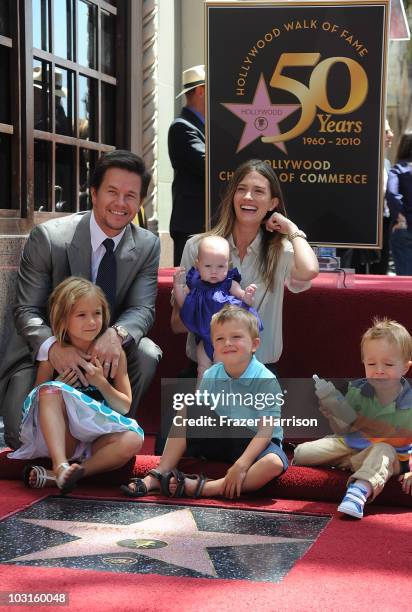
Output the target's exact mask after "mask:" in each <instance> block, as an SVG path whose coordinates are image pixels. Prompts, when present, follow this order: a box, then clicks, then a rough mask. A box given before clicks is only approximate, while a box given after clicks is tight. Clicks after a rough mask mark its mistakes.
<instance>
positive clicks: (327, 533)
mask: <svg viewBox="0 0 412 612" xmlns="http://www.w3.org/2000/svg"><path fill="white" fill-rule="evenodd" d="M52 491H53V490H49V492H50V493H51V492H52ZM73 496H75V497H77V498H82V497H89V498H95V499H96V498H105V499H120V498H119V497H117V490H116V489H115V488H113V487H110V488H109V487H105V488H99V487H97V486H93V487H89V488H87V489H84V488H80V487H79V488H78V489H77V490H76V491H75V492H74V494H73ZM42 497H44V492H39V491H32V490H28V489H25V488H23V486H22V485H21V483H20V482H15V481H1V482H0V499H1V502H0V513H1V516H2V517H4V516H6V515H8V514H9V513H12V512H15V511H17V510H20V509H22V508H25V507H27V506H28V505H30V504H32V503H33V502H35V501H36V500H39V499H41V498H42ZM122 499H124V498H122ZM148 500H152V501H157V498H155V497H154V496H152V497H151V498H148ZM145 501H146V500H145ZM125 503H138V502H134V501H131V502H125ZM167 503H174V502H173V501H172V500H167ZM176 503H177V502H176ZM179 503H180V502H179ZM200 503H202V502H200ZM204 503H205V504H207V505H209V506H214V505H216V506H224V507H232V508H233V507H241V508H249V509H259V510H260V511H269V512H273V511H277V512H279V511H281V512H304V513H313V514H330V515H332V516H333V518H332V520H331V522H330V523H329V525H328V526H327V527H326V529H325V530H324V531H323V532H322V534H321V535H320V537H319V539H318V540H317V541H316V543H315V544H314V545H313V546H312V548H311V549H310V550H309V552H308V553H307V554H306V555H305V556H304V557H303V558H302V559H301V560H300V561H298V562H297V563H296V565H295V566H294V567H293V569H292V570H291V571H290V572H289V574H288V575H287V576H286V578H284V580H283V581H282V582H281V583H280V584H267V583H256V582H249V581H232V580H213V579H212V580H209V579H191V578H171V577H165V576H158V575H133V574H114V573H111V572H94V571H89V570H81V571H79V570H72V569H64V568H53V569H52V568H43V567H36V568H33V567H21V566H11V565H10V566H8V565H2V567H1V577H0V590H1V591H17V590H18V591H20V592H24V591H28V592H34V591H35V592H50V591H51V590H52V591H54V592H56V591H57V592H63V591H66V592H68V593H69V597H70V604H69V608H63V609H70V610H76V611H77V610H78V611H83V610H84V611H87V612H90V610H96V609H99V610H125V611H126V610H131V611H132V610H135V611H136V610H137V611H141V610H142V611H143V610H144V611H148V612H149V611H163V610H171V611H174V610H176V611H177V610H179V611H192V610H193V611H194V610H200V611H205V612H206V611H216V610H219V611H220V610H222V611H224V610H236V611H242V610H248V611H249V610H251V609H252V610H259V611H260V610H263V611H264V610H270V611H272V610H273V611H274V610H278V609H279V608H281V609H282V608H283V609H285V608H286V609H288V610H290V609H295V610H298V611H304V612H310V611H319V610H326V611H329V610H330V611H332V610H333V611H335V610H339V609H345V610H347V611H349V612H352V611H353V612H355V611H358V610H359V611H360V610H362V611H363V610H365V609H368V608H372V609H373V610H374V611H382V612H388V611H392V610H393V611H395V610H398V609H399V605H401V604H400V602H404V604H406V605H408V604H407V602H408V601H411V598H412V585H411V582H410V567H411V557H412V548H411V535H412V527H411V513H410V512H408V511H407V510H404V509H399V508H398V509H395V508H390V509H389V508H385V507H379V508H378V507H373V508H370V509H369V512H368V515H367V517H365V518H364V519H363V520H362V521H354V520H351V519H345V518H341V517H340V516H337V514H336V505H335V504H330V503H324V502H310V501H306V502H305V501H291V500H283V499H277V500H276V499H268V498H260V499H255V500H253V501H249V500H247V499H246V498H245V499H242V500H241V501H240V502H233V503H230V502H223V503H222V502H219V501H217V500H205V502H204ZM191 504H195V505H199V502H198V501H196V502H195V503H194V502H192V501H190V500H189V501H188V505H191ZM13 609H14V607H13ZM35 609H36V610H43V609H44V610H50V609H53V608H50V607H42V606H40V607H37V606H36V608H35Z"/></svg>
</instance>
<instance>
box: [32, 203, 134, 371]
mask: <svg viewBox="0 0 412 612" xmlns="http://www.w3.org/2000/svg"><path fill="white" fill-rule="evenodd" d="M125 231H126V228H123V229H122V231H121V232H120V234H117V236H107V235H106V234H105V233H104V231H103V230H102V229H101V228H100V227H99V225H98V224H97V221H96V218H95V216H94V212H93V211H92V214H91V216H90V239H91V245H92V256H91V262H90V264H91V279H90V280H91V281H92V282H93V283H95V282H96V278H97V271H98V269H99V265H100V262H101V260H102V259H103V256H104V254H105V253H106V248H105V246H104V244H103V241H104V240H106V238H111V239H112V240H113V242H114V248H113V250H114V251H115V250H116V248H117V247H118V245H119V242H120V241H121V239H122V238H123V234H124V233H125ZM55 342H56V338H55V337H54V336H50V338H47V340H45V341H44V342H43V344H42V345H41V347H40V348H39V352H38V353H37V357H36V360H37V361H47V360H48V358H49V350H50V347H51V346H52V345H53V344H54V343H55Z"/></svg>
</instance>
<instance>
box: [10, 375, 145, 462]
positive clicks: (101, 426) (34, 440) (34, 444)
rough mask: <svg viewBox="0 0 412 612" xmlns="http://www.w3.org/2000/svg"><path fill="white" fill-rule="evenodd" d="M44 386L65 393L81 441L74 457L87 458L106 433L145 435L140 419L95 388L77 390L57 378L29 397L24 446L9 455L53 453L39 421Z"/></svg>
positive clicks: (73, 430) (75, 434)
mask: <svg viewBox="0 0 412 612" xmlns="http://www.w3.org/2000/svg"><path fill="white" fill-rule="evenodd" d="M42 387H56V388H58V389H59V390H60V392H61V394H62V396H63V401H64V403H65V406H66V412H67V417H68V422H69V429H70V433H71V435H72V436H73V437H74V438H75V439H76V440H79V444H78V445H77V447H76V450H75V452H74V454H73V457H70V459H72V460H74V459H76V460H78V461H84V460H85V459H87V458H88V457H90V455H91V445H92V442H94V441H95V440H96V439H97V438H100V436H103V435H105V434H109V433H118V432H124V431H134V432H135V433H137V434H138V435H139V436H142V438H144V433H143V429H142V428H141V427H140V426H139V425H138V424H137V422H136V421H135V420H134V419H129V418H128V417H126V416H123V415H121V414H119V413H118V412H116V411H115V410H112V408H110V406H108V405H107V404H106V402H105V401H104V398H103V397H102V396H101V394H100V393H99V392H98V391H97V389H96V388H95V387H91V386H90V387H87V388H86V389H84V388H83V389H75V388H74V387H71V386H70V385H67V384H66V383H63V382H61V381H58V380H53V381H49V382H45V383H43V384H41V385H38V386H37V387H35V388H34V389H33V390H32V391H31V392H30V393H29V395H28V396H27V397H26V399H25V401H24V404H23V419H22V424H21V427H20V440H21V442H22V445H21V446H20V448H18V449H17V450H15V451H13V452H12V453H9V455H8V457H9V458H11V459H34V458H36V457H48V456H49V451H48V448H47V444H46V441H45V439H44V437H43V433H42V431H41V428H40V424H39V391H40V389H41V388H42ZM92 395H93V396H94V397H92ZM99 396H100V398H101V399H99Z"/></svg>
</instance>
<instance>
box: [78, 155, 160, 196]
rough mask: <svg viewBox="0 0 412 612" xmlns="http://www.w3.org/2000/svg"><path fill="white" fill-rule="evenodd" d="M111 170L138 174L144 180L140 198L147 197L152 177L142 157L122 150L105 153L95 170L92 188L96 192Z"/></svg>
mask: <svg viewBox="0 0 412 612" xmlns="http://www.w3.org/2000/svg"><path fill="white" fill-rule="evenodd" d="M110 168H121V169H122V170H127V171H128V172H134V173H135V174H138V175H139V176H140V177H141V179H142V187H141V189H140V197H141V198H145V197H146V196H147V190H148V188H149V183H150V181H151V178H152V175H151V174H150V172H149V171H148V170H147V169H146V166H145V163H144V161H143V159H142V158H141V157H139V156H138V155H136V154H135V153H132V152H131V151H122V150H121V149H116V150H115V151H110V152H109V153H105V154H104V155H102V156H101V157H100V158H99V160H98V162H97V164H96V167H95V169H94V173H93V178H92V180H91V183H90V187H94V188H95V189H96V191H98V190H99V187H100V185H101V184H102V182H103V179H104V175H105V174H106V172H107V170H109V169H110Z"/></svg>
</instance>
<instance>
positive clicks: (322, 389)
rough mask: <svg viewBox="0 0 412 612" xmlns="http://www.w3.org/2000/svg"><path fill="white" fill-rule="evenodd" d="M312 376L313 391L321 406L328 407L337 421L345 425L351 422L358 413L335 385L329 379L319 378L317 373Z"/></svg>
mask: <svg viewBox="0 0 412 612" xmlns="http://www.w3.org/2000/svg"><path fill="white" fill-rule="evenodd" d="M312 378H313V380H314V383H315V393H316V395H317V396H318V398H319V399H320V401H321V402H322V404H323V406H325V407H326V408H329V410H330V411H331V412H332V414H333V416H334V417H335V418H336V419H338V420H339V421H343V423H346V424H347V425H350V424H351V423H353V422H354V421H355V420H356V418H357V417H358V415H357V413H356V411H355V410H354V409H353V408H352V406H351V405H350V404H348V402H347V401H346V399H345V397H344V395H342V393H341V392H340V391H338V389H336V387H335V385H334V384H333V383H331V382H330V381H329V382H328V381H326V380H324V379H323V378H319V376H318V375H317V374H314V375H313V376H312Z"/></svg>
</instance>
